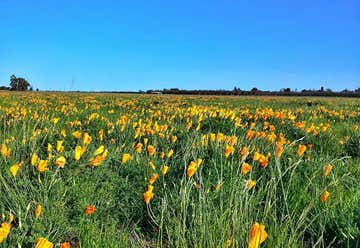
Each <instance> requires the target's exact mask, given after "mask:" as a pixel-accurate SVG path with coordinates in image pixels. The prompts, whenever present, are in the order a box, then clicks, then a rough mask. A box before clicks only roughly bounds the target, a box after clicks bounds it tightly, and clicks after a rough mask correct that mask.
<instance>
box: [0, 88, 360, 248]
mask: <svg viewBox="0 0 360 248" xmlns="http://www.w3.org/2000/svg"><path fill="white" fill-rule="evenodd" d="M0 113H1V115H0V116H1V117H0V118H1V119H0V130H1V131H0V145H1V155H0V161H1V162H0V163H1V164H0V170H1V171H0V190H1V195H0V211H1V212H0V213H1V214H2V217H1V220H0V224H1V223H2V226H1V227H0V247H37V248H50V247H61V248H69V247H85V248H92V247H250V248H253V247H271V248H272V247H360V184H359V182H360V181H359V180H360V99H345V98H301V97H298V98H290V97H289V98H286V97H282V98H281V97H217V96H171V95H169V96H167V95H116V94H75V93H7V92H3V93H0Z"/></svg>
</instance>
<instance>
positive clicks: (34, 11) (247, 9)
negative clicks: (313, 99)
mask: <svg viewBox="0 0 360 248" xmlns="http://www.w3.org/2000/svg"><path fill="white" fill-rule="evenodd" d="M11 74H15V75H16V76H18V77H25V78H26V79H28V81H29V82H30V83H31V84H33V85H34V87H35V88H39V89H43V90H45V89H47V90H135V91H137V90H140V89H142V90H146V89H162V88H171V87H177V88H182V89H232V88H233V87H234V86H237V87H240V88H241V89H251V88H252V87H254V86H256V87H258V88H260V89H270V90H278V89H280V88H283V87H291V88H292V89H295V88H297V89H299V90H300V89H304V88H314V89H318V88H320V86H324V87H325V88H328V87H329V88H332V89H335V90H339V89H344V88H348V89H354V88H357V87H360V1H359V0H338V1H321V0H320V1H318V0H316V1H314V0H311V1H308V0H299V1H295V0H294V1H292V0H284V1H257V0H252V1H240V0H239V1H235V0H234V1H227V0H208V1H194V0H189V1H185V0H181V1H169V0H164V1H136V0H131V1H108V0H102V1H96V2H95V1H91V0H71V1H68V0H61V1H60V0H57V1H55V0H36V1H35V0H28V1H22V0H0V85H4V84H6V85H7V84H8V82H9V77H10V75H11ZM72 82H73V83H72Z"/></svg>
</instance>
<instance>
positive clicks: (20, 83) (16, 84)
mask: <svg viewBox="0 0 360 248" xmlns="http://www.w3.org/2000/svg"><path fill="white" fill-rule="evenodd" d="M29 86H30V84H29V82H28V81H27V80H26V79H24V78H18V77H16V76H15V75H12V76H11V77H10V90H16V91H25V90H28V87H29Z"/></svg>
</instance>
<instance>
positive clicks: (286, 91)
mask: <svg viewBox="0 0 360 248" xmlns="http://www.w3.org/2000/svg"><path fill="white" fill-rule="evenodd" d="M146 93H147V94H175V95H184V94H185V95H228V96H231V95H233V96H251V95H258V96H345V97H360V88H357V89H356V90H348V89H344V90H342V91H332V90H331V89H326V90H325V89H324V87H321V88H320V89H319V90H314V89H303V90H301V91H297V90H296V91H292V90H291V89H290V88H283V89H280V90H279V91H268V90H259V89H258V88H256V87H254V88H252V89H251V90H241V89H240V88H237V87H234V89H233V90H182V89H178V88H171V89H163V90H147V91H146Z"/></svg>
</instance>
